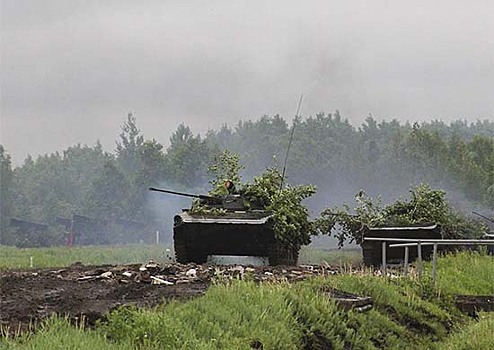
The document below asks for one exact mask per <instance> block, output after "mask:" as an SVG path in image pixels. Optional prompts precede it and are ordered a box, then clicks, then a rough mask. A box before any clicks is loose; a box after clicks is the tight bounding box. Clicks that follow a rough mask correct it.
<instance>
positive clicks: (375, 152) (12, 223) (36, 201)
mask: <svg viewBox="0 0 494 350" xmlns="http://www.w3.org/2000/svg"><path fill="white" fill-rule="evenodd" d="M291 131H293V134H294V137H293V141H292V144H291V148H290V153H289V157H288V159H287V163H286V175H287V182H288V183H289V184H293V185H299V184H311V185H315V186H316V188H317V193H316V195H314V196H313V197H312V198H310V199H309V200H308V203H307V205H308V207H309V208H310V210H311V213H312V214H313V215H318V213H319V212H320V211H321V210H324V209H325V208H328V207H331V206H333V205H340V204H343V203H345V202H348V201H351V200H352V198H353V196H354V195H355V194H356V193H357V192H359V191H360V190H365V191H366V193H367V194H369V195H372V196H378V195H380V196H382V200H383V202H384V203H387V202H388V203H389V202H390V201H392V200H395V199H396V198H399V197H402V196H406V195H407V193H408V190H409V188H410V187H411V186H416V185H419V184H423V183H425V184H429V185H430V186H431V187H433V188H438V189H441V190H444V191H446V192H447V194H448V201H449V202H450V203H451V204H452V205H453V207H455V208H456V209H458V210H462V211H464V212H465V213H466V214H467V215H471V213H472V211H476V212H481V213H487V214H489V215H490V213H492V210H493V208H494V138H493V135H494V123H493V122H492V121H489V120H478V121H476V122H467V121H465V120H457V121H455V122H452V123H449V124H448V123H445V122H442V121H437V120H436V121H431V122H426V123H413V124H412V123H409V122H406V123H402V122H399V121H397V120H391V121H380V122H379V121H377V120H375V119H374V118H373V117H372V116H368V117H367V118H366V119H365V121H364V122H363V123H362V124H361V125H359V126H354V125H352V124H351V123H350V122H349V121H348V119H345V118H344V117H342V116H341V115H340V113H339V112H338V111H336V112H334V113H319V114H317V115H315V116H310V117H307V118H295V119H294V120H293V121H288V120H286V119H284V118H283V117H281V116H279V115H275V116H263V117H261V118H259V119H257V120H246V121H240V122H238V123H237V124H236V125H234V126H228V125H223V126H222V127H221V128H219V130H209V131H208V132H206V133H205V134H204V135H201V134H195V133H194V132H193V131H192V129H191V128H190V127H189V126H187V125H184V124H180V125H178V126H177V128H176V130H175V132H174V133H173V134H172V135H171V137H170V138H169V142H167V143H165V142H160V141H159V140H155V139H147V138H146V137H145V135H143V133H142V132H141V131H140V129H139V126H138V120H137V119H136V117H135V116H133V115H132V114H129V115H128V116H127V118H126V119H125V121H124V122H123V124H122V126H121V133H120V135H119V138H118V139H117V140H116V145H115V149H114V150H112V151H108V150H104V149H103V147H102V146H101V144H100V143H99V141H96V143H95V144H94V145H93V146H88V145H81V144H77V145H73V146H71V147H68V148H67V149H65V150H62V151H58V152H55V153H52V154H44V155H40V156H37V157H36V158H33V157H31V156H28V157H27V158H26V159H25V160H24V162H23V164H22V165H20V166H13V165H12V162H11V157H10V155H9V150H8V149H7V148H6V147H5V146H4V145H0V167H1V169H0V170H1V173H0V180H1V188H0V191H1V192H0V198H1V201H0V215H1V216H0V220H1V227H0V229H1V235H0V244H3V245H14V246H18V247H33V246H50V245H62V244H66V243H67V232H68V231H69V230H70V225H71V224H72V225H73V224H74V223H76V222H77V223H78V224H79V226H80V229H79V231H80V232H83V233H85V234H81V235H80V237H78V238H77V239H76V242H75V243H78V244H123V243H139V242H143V243H150V242H153V240H154V239H155V234H154V233H155V232H156V231H160V232H162V233H163V234H162V235H163V236H162V239H163V240H164V241H166V240H168V241H170V240H171V229H172V220H173V215H174V213H176V212H177V211H179V210H181V208H185V207H188V206H189V205H190V199H187V198H180V197H175V196H166V195H163V196H162V195H160V194H156V193H150V192H149V191H148V188H149V187H162V188H168V189H173V190H176V191H184V192H190V193H207V192H208V190H210V187H211V185H210V182H211V181H212V177H211V174H209V173H208V171H207V170H208V166H209V165H211V164H212V163H213V162H214V161H215V159H217V158H218V157H219V155H220V154H221V152H222V151H223V150H225V149H227V150H230V151H231V152H234V153H237V154H239V156H240V162H241V164H243V166H244V169H243V171H242V173H241V178H242V181H243V180H245V181H248V180H250V179H252V178H253V177H254V176H257V175H258V174H259V173H261V172H263V171H264V170H265V169H266V168H267V167H275V168H282V167H283V166H284V164H283V163H284V159H285V155H286V152H287V146H288V143H289V138H290V134H291ZM164 144H166V145H167V146H166V147H165V146H164Z"/></svg>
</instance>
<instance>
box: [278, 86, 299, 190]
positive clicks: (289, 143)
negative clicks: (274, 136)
mask: <svg viewBox="0 0 494 350" xmlns="http://www.w3.org/2000/svg"><path fill="white" fill-rule="evenodd" d="M303 98H304V94H302V95H300V100H298V107H297V113H295V119H297V117H298V115H299V113H300V108H301V107H302V100H303ZM294 131H295V120H294V121H293V125H292V132H291V133H290V139H289V140H288V147H287V148H286V154H285V161H284V162H283V172H282V173H281V183H280V191H281V189H282V188H283V181H284V180H285V171H286V162H287V160H288V153H289V152H290V146H291V145H292V140H293V132H294Z"/></svg>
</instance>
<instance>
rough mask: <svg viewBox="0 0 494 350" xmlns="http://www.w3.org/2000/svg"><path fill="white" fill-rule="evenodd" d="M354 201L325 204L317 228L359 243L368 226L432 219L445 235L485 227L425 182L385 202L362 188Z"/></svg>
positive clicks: (341, 241) (474, 233) (469, 232)
mask: <svg viewBox="0 0 494 350" xmlns="http://www.w3.org/2000/svg"><path fill="white" fill-rule="evenodd" d="M355 201H356V206H355V208H354V209H353V210H352V209H351V208H350V207H349V206H348V205H347V204H345V205H343V206H342V207H337V206H336V207H333V208H328V209H325V210H323V211H322V213H321V218H319V219H318V222H319V225H318V227H319V228H321V229H322V230H324V231H326V232H328V231H335V232H336V234H335V235H336V237H337V238H338V241H339V245H340V246H343V244H344V242H346V241H349V242H350V243H352V242H355V243H357V244H360V243H362V238H363V234H364V232H365V230H366V229H367V228H369V227H381V226H407V225H415V224H427V223H435V224H439V225H441V229H442V233H443V236H444V238H466V237H480V236H481V235H482V234H483V233H484V232H485V230H486V228H485V225H484V224H482V223H481V222H479V221H477V220H473V219H470V218H467V217H466V216H464V215H463V214H461V213H460V212H457V211H455V210H454V209H453V208H452V207H451V206H450V205H449V204H448V202H447V201H446V192H445V191H442V190H437V189H433V188H431V187H430V186H429V185H427V184H421V185H419V186H416V187H412V188H411V189H410V198H409V199H398V200H397V201H396V202H394V203H392V204H389V205H386V206H383V205H382V203H381V198H380V197H378V198H377V199H376V200H374V199H372V198H371V197H370V196H368V195H367V194H366V193H365V192H364V191H360V192H359V193H357V195H356V196H355Z"/></svg>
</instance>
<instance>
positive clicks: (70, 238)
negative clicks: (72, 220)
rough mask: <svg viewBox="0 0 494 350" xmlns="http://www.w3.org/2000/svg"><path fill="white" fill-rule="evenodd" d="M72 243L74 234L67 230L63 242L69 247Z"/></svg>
mask: <svg viewBox="0 0 494 350" xmlns="http://www.w3.org/2000/svg"><path fill="white" fill-rule="evenodd" d="M73 244H74V234H73V233H72V232H69V234H68V235H67V240H66V242H65V245H66V246H68V247H71V246H72V245H73Z"/></svg>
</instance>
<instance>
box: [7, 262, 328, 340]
mask: <svg viewBox="0 0 494 350" xmlns="http://www.w3.org/2000/svg"><path fill="white" fill-rule="evenodd" d="M246 273H249V274H251V275H252V277H253V278H254V279H255V280H258V281H262V280H272V279H286V280H299V279H304V278H306V277H308V276H311V275H315V274H317V275H321V274H334V273H335V271H334V270H331V269H329V268H326V269H325V268H321V267H313V266H301V267H296V268H295V267H292V268H286V267H285V268H283V267H279V268H271V267H259V268H252V267H244V266H231V267H228V266H222V267H219V266H201V265H180V264H167V265H163V266H159V265H157V264H154V263H150V264H147V265H143V266H141V265H126V266H109V265H106V266H82V265H72V266H70V267H67V268H63V269H37V270H35V269H32V270H22V271H20V270H7V271H0V324H1V326H2V328H3V329H6V328H5V327H8V329H9V331H10V332H17V331H27V330H29V329H30V327H32V326H34V325H36V324H37V323H38V322H39V321H41V320H43V319H45V318H47V317H49V316H51V315H52V314H55V313H56V314H59V315H67V316H68V317H69V318H70V319H72V320H80V319H81V318H84V319H85V322H87V323H88V324H89V325H92V324H94V322H95V321H96V320H97V319H101V318H104V317H105V314H106V313H107V312H108V311H110V310H112V309H115V308H117V307H119V306H122V305H129V304H134V305H137V306H139V307H145V306H148V307H152V306H155V305H157V304H159V303H160V302H161V301H162V300H163V299H179V300H185V299H189V298H193V297H197V296H200V295H202V294H203V293H204V292H205V291H206V290H207V288H208V286H209V285H210V283H211V279H212V278H215V277H217V278H218V277H219V278H222V277H223V278H232V277H238V276H242V275H244V274H246Z"/></svg>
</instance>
